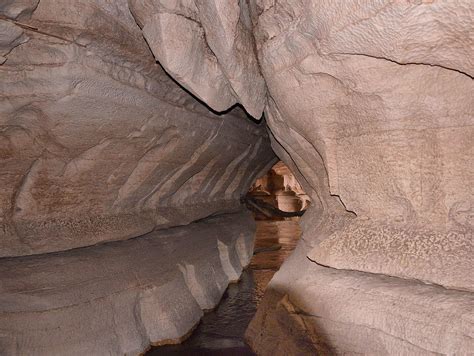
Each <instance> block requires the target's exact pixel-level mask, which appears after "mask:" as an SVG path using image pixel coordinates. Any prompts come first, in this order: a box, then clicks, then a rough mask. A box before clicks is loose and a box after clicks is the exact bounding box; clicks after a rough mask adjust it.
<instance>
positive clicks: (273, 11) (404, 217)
mask: <svg viewBox="0 0 474 356" xmlns="http://www.w3.org/2000/svg"><path fill="white" fill-rule="evenodd" d="M211 3H212V2H211ZM247 5H248V7H247ZM247 5H246V6H241V8H240V9H241V12H242V11H244V12H245V11H249V17H250V19H251V21H252V26H253V34H254V39H255V44H254V45H255V48H256V49H257V55H258V60H259V67H260V71H261V73H262V75H263V77H264V79H265V84H266V86H267V96H268V101H267V105H266V107H265V115H266V119H267V123H268V125H269V127H270V130H271V134H272V146H273V148H274V150H275V152H276V153H277V154H278V155H279V157H280V158H281V159H283V160H284V161H285V162H286V163H287V164H288V165H289V166H290V167H292V168H293V169H294V171H295V174H296V176H297V178H298V180H299V181H300V182H301V184H302V185H303V188H304V190H305V191H306V192H307V193H308V194H309V195H310V196H311V198H312V203H313V208H312V209H311V210H310V211H309V212H308V214H309V216H308V217H307V218H306V225H305V229H304V236H303V239H304V244H305V245H304V248H303V247H302V250H300V252H301V251H304V253H305V254H307V256H309V257H310V258H312V259H313V260H314V261H316V262H317V263H320V264H323V265H327V266H329V267H333V268H342V269H349V270H359V271H363V272H371V273H377V274H386V275H390V276H396V277H403V278H406V279H413V280H417V281H404V280H401V279H387V285H386V287H387V288H388V290H390V293H393V295H395V296H396V295H399V296H400V298H402V297H403V298H405V296H408V295H410V297H409V298H408V297H407V298H408V299H407V300H406V305H404V304H403V303H401V304H399V305H397V307H396V308H394V310H397V308H398V309H399V311H400V313H401V314H400V316H399V318H398V319H397V324H398V325H401V326H400V330H399V331H397V332H396V333H395V332H394V331H393V330H392V328H391V326H390V325H387V324H385V323H383V322H381V324H380V325H375V324H376V322H378V320H379V318H380V320H384V318H390V317H391V315H390V313H389V312H388V311H387V308H385V309H380V310H377V311H373V312H370V313H369V314H370V317H371V318H373V319H374V321H373V322H369V323H368V325H367V327H368V328H376V329H377V328H378V329H380V330H381V332H380V333H379V334H377V335H376V336H375V334H371V333H370V332H369V333H367V332H366V331H364V327H362V326H361V325H360V324H358V318H359V316H358V317H355V318H353V319H351V320H348V321H344V323H348V325H349V327H348V328H346V329H344V328H335V329H331V328H330V327H329V326H327V328H328V329H326V327H324V328H323V329H322V330H318V329H314V330H312V331H311V330H310V331H308V333H309V334H310V335H313V336H314V338H315V339H318V337H319V336H318V333H320V332H321V333H326V332H327V333H329V334H330V335H331V338H332V339H331V340H330V341H329V343H330V344H331V345H333V346H334V347H335V349H334V350H335V352H336V353H345V352H355V353H357V352H361V353H389V354H394V353H397V352H399V350H403V352H406V353H416V352H426V353H430V352H432V353H436V352H440V353H466V352H468V350H470V349H472V338H471V337H472V336H471V335H469V336H466V337H465V336H464V333H465V331H464V329H463V328H464V327H469V325H471V326H472V323H471V324H469V325H467V324H463V321H456V323H457V324H456V325H457V327H458V328H459V330H458V332H457V334H456V336H453V337H454V338H455V340H457V341H456V342H454V343H455V344H456V345H455V346H453V345H454V344H453V343H452V342H451V341H448V340H449V337H447V336H446V338H443V339H442V341H440V340H439V335H440V333H441V330H442V329H443V328H444V326H445V324H444V323H445V322H446V323H447V324H449V325H451V321H452V320H453V318H450V317H446V318H445V319H444V320H443V319H437V320H436V322H434V325H435V326H430V328H432V330H435V331H433V332H430V333H427V334H426V335H422V333H420V332H418V331H417V332H416V333H415V336H414V337H410V336H409V335H410V332H411V331H412V324H411V320H410V316H409V314H407V313H406V311H407V310H411V309H410V308H412V307H413V306H415V305H417V304H419V303H427V304H426V305H430V307H427V308H426V309H424V311H423V313H422V315H420V318H421V320H422V321H423V323H425V324H429V320H427V319H429V318H431V315H430V314H431V313H430V308H431V307H432V308H437V307H438V306H441V305H443V304H442V302H441V300H442V299H443V298H442V297H440V296H441V295H443V289H442V288H437V287H429V288H428V287H427V288H428V289H424V291H426V294H427V295H426V299H424V297H423V298H420V299H417V298H418V297H413V298H412V297H411V294H412V293H413V290H412V286H416V287H413V288H415V289H416V288H425V287H426V286H425V285H424V284H423V283H422V282H421V281H423V282H425V283H435V284H440V285H442V286H443V287H447V288H452V289H457V290H469V291H472V287H473V281H472V276H470V271H471V270H472V269H473V267H474V265H473V258H472V255H473V254H472V251H473V246H472V244H473V242H472V222H470V220H471V219H470V216H471V215H472V202H473V200H472V182H473V181H474V177H473V171H472V169H469V168H470V167H472V166H473V163H474V162H473V161H472V157H473V154H472V153H473V152H472V147H473V146H472V137H473V136H474V130H473V112H474V96H473V92H474V82H473V78H472V75H473V72H474V71H473V68H474V67H473V61H472V59H473V58H474V44H473V43H474V42H473V41H474V36H473V28H474V27H473V23H474V8H473V7H472V4H471V2H470V1H467V0H464V1H397V2H394V1H365V2H360V1H344V2H334V1H329V0H327V1H310V0H296V1H293V0H292V1H289V0H283V1H271V0H261V1H260V0H255V1H249V2H247ZM209 6H211V5H209ZM197 7H198V6H197ZM247 9H248V10H247ZM211 10H212V13H214V12H215V11H217V14H215V16H214V18H216V22H222V21H221V19H222V18H225V19H226V20H229V19H230V18H232V16H231V15H230V14H231V13H233V12H232V11H231V10H229V9H227V8H226V9H225V10H224V9H217V10H216V8H211V9H209V10H207V11H210V12H211ZM234 11H235V10H234ZM201 22H202V23H203V24H204V27H205V21H201ZM215 26H216V27H217V25H215ZM225 36H226V31H223V33H222V37H225ZM216 48H218V49H219V50H220V51H222V47H216ZM195 54H198V53H197V52H195ZM175 60H176V61H180V59H178V58H177V59H175ZM193 60H194V61H199V59H193ZM168 61H171V59H169V58H168ZM178 80H181V78H179V79H178ZM300 258H304V257H302V256H301V254H300ZM296 265H297V264H295V266H292V265H291V264H290V265H289V266H288V267H283V269H285V268H289V269H291V268H295V269H296V268H298V267H296ZM311 270H312V271H313V273H314V275H311V274H307V273H305V274H304V276H305V277H306V276H307V280H306V282H307V284H305V283H302V284H301V285H300V286H298V287H296V286H295V285H293V284H291V283H290V282H291V280H290V279H285V278H281V279H280V282H281V283H282V287H284V290H285V293H293V294H298V293H302V296H301V298H303V299H304V300H305V301H308V303H309V306H307V307H306V308H302V305H301V303H302V302H301V300H300V299H297V298H294V299H297V301H296V302H295V303H296V304H297V305H296V306H295V308H302V309H304V310H307V309H308V308H309V307H313V306H314V305H313V304H311V302H310V301H311V300H312V299H313V300H316V302H314V303H315V305H320V304H319V303H320V302H321V303H323V306H325V305H326V304H327V305H329V306H331V305H332V304H334V305H335V304H336V300H337V298H338V296H337V290H335V291H334V293H335V294H331V293H329V294H328V293H326V292H327V291H328V290H329V289H330V287H325V286H324V285H320V284H318V288H313V287H314V284H315V283H316V282H315V281H316V280H317V278H318V277H319V276H321V277H322V278H323V279H324V277H323V275H325V273H326V271H327V270H325V269H323V268H321V267H317V268H316V267H314V268H312V269H311ZM295 272H296V270H295ZM333 273H335V276H338V275H337V273H340V275H339V276H340V278H344V277H343V276H345V275H346V273H349V272H337V271H334V270H332V271H331V274H333ZM360 278H361V279H360V280H361V281H364V279H365V278H372V277H370V276H366V275H364V274H360ZM325 280H326V281H327V282H328V283H329V282H330V280H329V279H325ZM419 280H421V281H419ZM392 282H393V283H392ZM285 283H286V284H287V286H285ZM354 283H358V282H357V281H355V282H347V284H346V285H344V283H341V289H340V290H341V292H340V293H345V292H344V289H343V288H344V287H345V288H349V289H350V288H353V287H352V286H353V284H354ZM361 283H364V282H361ZM398 284H399V285H400V286H401V287H400V288H398V287H397V285H398ZM277 287H278V288H279V287H280V286H276V285H275V288H277ZM287 287H288V288H287ZM372 287H373V286H372V285H371V282H370V283H368V284H367V285H366V286H365V287H364V288H365V289H367V291H369V290H370V289H371V288H372ZM291 288H296V289H294V290H292V289H291ZM430 288H431V289H430ZM423 293H425V292H422V294H423ZM453 293H463V294H462V297H461V299H457V302H455V303H454V302H453V303H454V304H455V306H453V308H454V309H455V310H456V313H455V314H456V317H455V318H454V319H456V318H460V317H461V316H462V315H463V313H464V312H465V310H466V309H465V306H466V305H467V304H465V303H468V302H469V303H470V301H471V297H472V295H471V294H470V293H466V292H460V291H453ZM415 294H416V293H415ZM339 298H341V299H343V298H342V297H339ZM394 298H395V299H396V297H394ZM463 298H467V299H463ZM377 302H378V301H377V298H374V299H373V300H372V301H369V302H367V303H368V304H369V305H370V304H371V303H377ZM267 303H269V305H267V308H268V310H269V311H270V310H272V308H274V307H275V305H274V304H271V303H275V300H271V301H267ZM429 303H434V304H436V306H431V304H429ZM456 303H458V304H456ZM469 303H468V304H469ZM347 304H348V305H349V306H348V307H347V309H346V313H349V314H351V313H352V314H353V315H355V314H356V312H357V311H356V309H355V308H356V307H354V306H350V303H347ZM469 305H472V304H469ZM320 307H322V306H320ZM291 308H292V307H289V309H288V310H287V313H289V314H290V315H292V314H293V311H292V310H291ZM404 308H405V309H404ZM442 308H446V309H444V310H445V312H446V313H449V311H448V310H449V308H447V307H446V306H445V305H444V306H442ZM392 312H393V311H392ZM445 312H443V313H445ZM261 313H262V315H260V316H258V318H261V319H262V320H263V319H265V318H266V317H267V316H268V315H267V314H265V313H266V312H261ZM376 313H381V314H380V315H377V314H376ZM311 315H316V314H311ZM324 318H327V319H334V317H333V316H326V317H324ZM336 318H340V319H341V320H342V317H339V316H336ZM308 319H309V321H308V320H307V319H304V321H301V323H302V324H303V325H306V324H305V323H307V324H308V325H314V324H317V321H315V320H313V319H312V318H311V317H309V318H308ZM336 321H337V320H336ZM282 324H283V325H282V328H281V329H280V333H277V335H279V337H281V338H282V339H284V337H285V336H284V335H285V334H286V330H287V329H290V328H291V326H288V325H287V326H285V325H284V324H285V323H284V322H283V323H282ZM447 324H446V325H447ZM308 325H306V326H304V328H303V329H305V328H306V329H308V328H310V327H309V326H308ZM466 325H467V326H466ZM261 327H263V328H264V329H265V330H263V331H261V330H260V331H259V330H257V329H255V328H254V329H253V332H252V333H251V337H252V338H255V339H258V338H259V336H258V335H259V333H261V332H263V333H265V332H268V330H267V328H269V326H265V325H263V326H262V325H261ZM286 328H287V329H286ZM329 329H331V330H330V331H328V330H329ZM270 333H271V332H270ZM362 335H372V337H373V338H375V339H371V341H370V342H367V341H366V340H364V338H363V337H362ZM272 337H275V334H272ZM267 341H268V340H267ZM313 341H314V340H313ZM430 342H431V343H432V346H430V347H428V346H427V345H428V344H429V343H430ZM315 343H316V344H317V343H318V342H317V340H316V341H315ZM282 344H283V345H284V344H285V341H282ZM282 344H278V345H280V346H281V345H282ZM273 346H275V345H270V343H263V344H262V345H260V346H259V347H258V348H257V349H258V351H260V352H261V353H263V354H271V353H274V352H275V351H277V350H280V349H279V348H278V347H276V348H274V347H273ZM287 346H288V347H287V349H284V351H281V353H280V354H283V353H292V352H296V351H295V350H299V349H298V348H299V347H300V346H299V345H298V342H295V343H293V344H291V345H290V343H288V344H287ZM310 349H311V348H310ZM403 352H402V353H403Z"/></svg>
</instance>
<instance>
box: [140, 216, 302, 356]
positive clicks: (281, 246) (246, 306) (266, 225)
mask: <svg viewBox="0 0 474 356" xmlns="http://www.w3.org/2000/svg"><path fill="white" fill-rule="evenodd" d="M300 233H301V231H300V227H299V225H298V222H297V221H296V220H282V221H271V220H258V221H257V233H256V242H255V253H254V256H253V258H252V260H251V262H250V265H249V266H248V267H247V268H246V269H245V270H244V271H243V273H242V276H241V278H240V281H239V282H238V283H232V284H230V285H229V287H228V288H227V290H226V291H225V293H224V295H223V296H222V299H221V301H220V303H219V305H218V306H217V307H216V308H215V309H214V310H212V311H210V312H208V313H206V314H205V315H204V317H203V318H202V320H201V322H200V323H199V325H198V327H197V328H196V330H195V331H194V332H193V333H192V334H191V336H190V337H189V338H188V339H186V340H185V341H184V342H183V343H181V344H178V345H166V346H160V347H153V348H152V349H150V350H149V351H148V352H147V353H146V355H147V356H158V355H225V356H233V355H236V356H237V355H238V356H245V355H255V354H254V353H253V352H252V350H251V349H250V348H249V347H248V346H247V345H246V344H245V341H244V334H245V330H246V329H247V326H248V324H249V323H250V321H251V320H252V318H253V316H254V314H255V312H256V310H257V306H258V304H259V302H260V300H261V299H262V297H263V294H264V292H265V288H266V286H267V284H268V283H269V282H270V279H271V278H272V277H273V275H274V274H275V272H276V271H278V269H279V268H280V266H281V264H282V263H283V261H284V260H285V259H286V258H287V257H288V256H289V254H290V253H291V252H292V251H293V249H294V248H295V246H296V242H297V241H298V238H299V236H300Z"/></svg>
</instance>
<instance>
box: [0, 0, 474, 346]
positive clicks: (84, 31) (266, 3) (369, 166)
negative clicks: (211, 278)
mask: <svg viewBox="0 0 474 356" xmlns="http://www.w3.org/2000/svg"><path fill="white" fill-rule="evenodd" d="M224 3H225V5H224ZM0 11H1V13H2V18H1V22H0V26H1V28H2V33H3V34H2V36H1V37H0V51H1V53H0V56H1V57H0V62H3V65H1V66H0V72H1V75H2V81H1V89H0V93H1V94H0V95H1V98H2V102H1V105H0V110H1V114H2V116H1V120H2V122H1V125H2V126H0V127H1V131H0V134H1V135H0V138H1V141H0V145H1V146H0V147H1V148H0V149H1V150H0V152H1V153H0V157H1V159H2V163H1V164H2V176H0V183H1V187H2V189H1V191H0V202H1V203H0V207H1V209H2V210H1V213H0V216H1V218H2V221H1V222H0V223H1V224H2V225H0V226H1V227H2V228H1V229H0V234H1V235H0V246H1V249H0V250H1V251H2V256H21V255H28V254H38V253H44V252H54V251H62V250H68V249H71V248H74V247H81V246H89V245H92V244H96V243H98V242H104V241H110V240H123V239H128V238H130V237H135V236H138V235H142V234H145V233H148V232H150V231H152V230H153V229H156V228H167V227H172V226H177V225H184V224H187V223H189V222H191V221H195V220H197V219H202V218H205V217H207V216H209V215H212V214H216V213H223V212H237V211H238V209H239V207H240V205H239V203H238V198H239V195H241V194H243V193H244V192H245V191H246V189H248V187H249V185H250V183H251V182H252V180H253V179H254V177H255V176H257V174H259V173H263V172H264V171H265V169H268V168H269V165H271V164H272V163H274V161H273V157H272V154H271V152H270V151H269V149H268V147H267V138H266V135H265V132H264V128H263V125H261V126H258V125H254V124H252V123H251V122H250V121H245V120H244V116H245V115H244V114H243V112H242V111H241V110H240V109H234V110H233V111H230V112H227V113H226V114H224V115H221V116H216V115H215V114H214V113H213V112H212V110H216V111H219V112H223V111H226V110H228V109H231V108H233V107H234V106H235V104H236V103H239V104H241V105H242V106H243V107H244V108H245V109H246V111H247V112H248V113H249V114H250V115H252V116H253V117H254V118H256V119H258V118H260V116H261V114H262V112H264V114H265V117H266V123H267V124H268V127H269V132H270V138H271V145H272V148H273V150H274V151H275V152H276V153H277V155H278V156H279V158H280V159H282V160H283V161H284V162H285V163H286V164H287V165H288V166H289V167H290V169H291V170H292V171H293V172H294V174H295V176H296V178H297V179H298V181H299V182H300V183H301V185H302V187H303V189H304V191H305V192H306V193H307V194H308V195H309V196H310V197H311V207H310V209H309V210H308V212H307V213H306V214H305V217H304V218H303V222H302V225H303V236H302V239H301V241H300V243H299V245H298V247H297V250H296V251H295V253H294V254H293V255H292V256H291V257H290V258H289V260H288V261H287V262H286V263H285V264H284V265H283V267H282V269H281V270H280V271H279V272H278V273H277V274H276V275H275V277H274V280H273V281H272V282H271V283H270V286H269V289H268V290H267V293H266V297H265V299H264V301H263V303H262V306H261V308H260V309H259V311H258V312H257V315H256V317H255V319H254V321H253V322H252V324H251V325H250V327H249V330H248V340H249V342H250V344H251V346H252V347H253V348H254V349H255V350H256V351H257V352H258V353H260V354H263V355H267V354H275V355H281V354H304V353H307V354H314V353H316V352H319V353H321V354H345V353H363V354H364V353H365V354H400V353H402V354H416V355H419V354H436V353H442V354H467V353H469V352H471V351H472V350H473V349H474V334H473V330H474V314H473V310H474V294H473V292H474V281H473V276H472V273H471V271H473V270H474V259H473V256H474V241H473V239H472V221H471V220H472V219H471V217H472V204H473V199H472V182H473V178H474V177H473V171H472V168H471V167H472V166H473V162H472V156H473V152H472V137H473V134H474V133H473V112H474V95H473V91H474V83H473V75H474V62H473V58H474V30H473V28H474V25H473V23H474V7H473V6H472V2H471V1H470V0H457V1H448V0H439V1H436V0H401V1H389V0H380V1H375V0H373V1H372V0H367V1H356V0H348V1H341V2H336V1H329V0H319V1H312V0H291V1H289V0H280V1H276V0H239V1H231V2H222V1H217V0H209V1H200V0H170V1H167V0H166V1H165V0H156V1H153V0H129V1H128V2H127V1H125V0H121V1H113V2H110V1H106V0H95V1H93V2H92V1H85V0H59V1H58V0H55V1H52V0H41V1H38V0H36V1H35V0H22V1H15V0H8V1H6V2H4V3H3V4H2V5H1V7H0ZM145 41H146V42H145ZM150 50H151V52H150ZM153 56H154V58H155V59H156V60H157V61H159V62H160V64H161V65H162V66H163V68H164V69H165V71H167V72H168V74H170V75H171V76H172V77H173V78H174V79H175V80H176V81H177V82H178V83H180V84H181V85H182V86H183V87H184V88H185V89H186V90H188V91H189V92H191V93H192V94H194V95H195V96H196V97H197V98H199V99H200V100H202V101H204V102H205V103H206V104H207V105H209V107H210V108H211V110H209V109H207V108H205V107H204V106H202V104H201V103H199V102H198V101H196V100H195V99H193V98H192V97H191V96H190V95H188V94H187V93H186V92H185V91H183V90H182V89H181V88H179V87H178V86H177V85H176V84H175V83H173V82H172V81H171V80H170V79H169V78H168V77H167V76H166V75H165V74H164V72H163V71H162V70H161V69H160V68H159V67H158V65H157V64H155V61H154V59H153ZM210 223H212V222H210ZM244 225H246V226H249V225H248V223H246V224H244ZM215 228H216V229H218V227H217V225H216V227H215ZM245 231H247V230H245ZM243 233H244V232H243ZM214 242H215V240H214ZM121 243H124V244H125V243H129V242H128V241H125V242H123V241H122V242H114V243H113V246H115V244H121ZM232 244H233V243H231V244H230V245H229V244H226V246H230V247H227V248H230V249H234V247H232V246H233V245H232ZM234 244H235V243H234ZM217 245H218V246H222V244H219V243H217ZM209 246H215V245H212V242H209ZM95 248H97V247H95ZM95 248H92V247H90V249H95ZM156 248H157V249H161V248H162V247H156ZM212 248H214V247H212ZM212 248H211V249H212ZM88 249H89V248H88ZM214 250H215V249H214ZM237 250H238V249H237ZM219 251H220V250H219ZM62 253H65V254H74V253H75V252H73V251H70V252H67V251H66V252H62ZM104 253H105V252H104ZM117 253H119V252H117ZM137 253H138V255H139V254H140V252H139V251H138V252H137ZM138 255H137V256H138ZM68 256H69V255H68ZM209 256H216V255H215V254H214V255H213V254H212V253H211V252H209ZM24 258H26V261H28V262H25V266H34V268H37V267H36V266H38V265H42V263H41V262H40V260H34V259H35V258H40V257H19V258H18V259H14V261H16V262H17V263H19V264H20V263H21V261H22V259H24ZM30 258H32V259H33V260H29V259H30ZM65 258H66V257H65ZM71 258H72V260H74V258H75V257H74V256H72V257H71ZM183 258H184V259H186V258H187V257H183ZM177 260H179V258H178V257H177ZM2 262H3V261H2ZM3 263H6V264H7V269H8V268H9V269H8V270H10V271H12V270H13V268H12V267H11V265H9V263H10V260H9V259H8V260H6V262H3ZM11 263H13V262H11ZM196 263H197V262H196ZM241 264H242V263H241ZM182 265H183V264H182V263H181V266H182ZM8 266H10V267H8ZM22 266H23V265H22ZM25 268H27V267H25ZM220 268H222V269H223V270H226V267H224V265H221V267H220ZM239 268H240V267H239ZM184 269H185V270H186V268H184ZM180 270H181V271H182V270H183V268H180ZM20 271H21V269H20ZM21 273H23V272H21ZM144 273H145V272H144ZM186 273H188V272H186ZM186 273H184V274H183V275H187V274H186ZM190 273H192V272H190ZM145 275H146V273H145ZM12 276H13V277H11V278H14V275H12ZM9 278H10V277H9ZM183 278H184V279H185V277H183ZM215 278H216V280H217V279H219V278H221V277H215ZM198 279H199V278H198ZM156 283H157V284H160V283H161V282H156ZM177 283H178V282H177ZM180 283H181V282H180ZM198 284H199V283H198ZM29 285H30V284H28V283H26V282H25V284H24V286H25V288H26V289H28V288H30V287H29ZM3 288H5V287H3ZM15 288H16V287H12V288H10V287H9V288H8V289H4V290H7V291H17V289H15ZM121 288H122V287H121ZM193 288H194V287H193ZM203 288H204V287H203ZM20 289H21V288H20ZM139 289H140V288H139ZM191 289H192V288H190V289H189V290H190V291H191ZM198 289H199V288H198ZM217 289H219V288H217ZM201 290H203V289H201ZM219 290H220V289H219ZM31 292H32V293H33V292H35V290H34V289H33V291H31ZM3 293H5V292H3V291H2V294H3ZM15 293H17V294H18V293H20V294H21V292H18V291H17V292H15ZM24 293H26V294H27V293H28V292H27V291H25V292H24ZM137 293H141V292H137ZM144 293H145V292H144ZM150 293H152V292H150ZM163 293H164V292H163ZM190 293H191V294H193V292H192V291H191V292H190ZM196 295H197V294H193V296H194V297H193V298H195V299H196V298H197V299H196V300H198V299H199V298H198V297H196ZM5 303H6V304H5ZM5 303H4V304H0V305H2V310H3V313H4V314H3V315H2V317H3V318H7V319H8V318H9V316H8V315H10V314H8V313H11V311H9V310H8V309H5V308H6V307H5V305H7V306H8V300H7V302H5ZM28 303H29V302H28ZM126 303H127V305H130V303H129V302H126ZM150 303H151V305H153V302H150ZM132 304H133V303H132ZM185 304H186V303H185ZM198 304H199V303H198ZM25 305H26V304H25ZM51 305H54V304H51ZM137 305H141V304H140V303H138V304H137ZM147 305H150V304H147ZM200 307H201V308H202V307H203V306H202V305H200ZM50 310H53V309H50ZM54 310H55V309H54ZM196 310H197V309H196ZM29 311H31V310H29ZM15 313H17V314H15V315H19V317H20V316H21V315H20V314H21V312H20V314H18V310H16V311H15ZM111 313H112V314H113V312H111ZM198 314H199V313H198ZM51 315H52V314H51ZM136 315H138V314H136ZM193 315H194V314H193ZM15 318H16V316H15ZM51 318H53V316H51ZM8 320H13V319H8ZM15 320H16V319H15ZM26 320H31V316H29V315H26V314H25V321H24V322H26ZM50 320H54V319H50ZM194 320H195V318H194V317H193V318H192V320H190V321H189V322H188V323H187V324H186V325H187V327H183V328H182V329H179V330H180V332H177V333H175V334H173V336H172V337H173V338H175V337H177V335H178V334H182V332H183V331H184V329H187V328H188V326H189V325H191V324H192V323H193V322H194ZM11 322H12V323H17V321H11ZM112 322H114V323H115V322H116V321H114V320H112ZM18 323H19V322H18ZM119 324H120V323H119ZM119 324H117V325H119ZM11 325H13V324H11ZM14 325H22V324H21V323H20V324H14ZM120 325H121V324H120ZM137 325H138V324H137ZM140 325H141V324H140ZM147 325H148V324H147ZM145 329H146V330H152V329H153V327H151V326H145ZM12 330H14V329H8V330H7V331H6V334H5V331H3V329H2V334H1V338H0V340H1V341H2V342H1V343H0V345H9V346H8V348H6V349H7V350H9V351H11V350H14V348H15V347H17V348H18V347H26V346H25V345H26V341H25V344H21V343H20V344H21V345H20V346H18V345H19V344H18V343H17V342H16V341H15V342H13V341H12V340H11V338H12V337H14V336H12V335H14V332H13V331H12ZM4 334H5V335H7V336H6V337H4V336H3V335H4ZM148 334H149V332H148V331H147V332H143V333H141V334H140V335H148ZM120 335H122V334H121V333H117V336H116V338H117V339H119V338H120V337H121V336H120ZM153 335H154V336H153V337H150V338H149V339H150V341H152V342H159V341H160V340H161V339H160V337H157V336H156V335H157V334H153ZM166 338H167V336H166ZM138 339H140V340H145V339H146V338H145V339H143V338H140V337H137V340H138ZM5 340H6V341H5ZM19 340H23V339H19ZM24 340H29V339H28V338H25V339H24ZM140 342H143V341H140ZM138 343H139V342H138ZM117 344H119V343H115V344H114V343H110V344H109V345H117ZM136 344H137V343H136ZM136 344H134V345H136ZM15 345H16V346H15ZM29 345H32V344H29ZM38 345H39V344H38ZM120 345H122V344H120ZM45 347H46V346H45ZM78 347H79V346H78ZM129 349H130V350H132V349H133V350H135V351H136V350H138V349H139V347H138V348H120V349H115V350H112V351H110V349H109V351H110V352H112V353H121V352H124V350H129ZM20 350H26V349H20ZM42 350H44V352H45V353H47V350H46V349H42ZM76 350H78V349H76ZM102 350H105V349H102ZM11 352H14V351H11ZM130 352H132V351H130Z"/></svg>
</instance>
